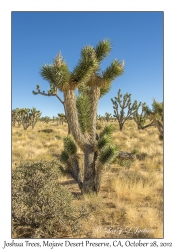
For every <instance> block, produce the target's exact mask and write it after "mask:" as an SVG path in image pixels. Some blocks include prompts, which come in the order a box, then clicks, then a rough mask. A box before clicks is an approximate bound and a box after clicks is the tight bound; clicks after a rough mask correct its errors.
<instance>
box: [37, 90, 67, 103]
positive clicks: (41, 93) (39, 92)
mask: <svg viewBox="0 0 175 250" xmlns="http://www.w3.org/2000/svg"><path fill="white" fill-rule="evenodd" d="M33 94H35V95H37V94H40V95H44V96H56V97H57V98H58V100H59V101H60V102H61V103H62V104H63V105H64V101H63V100H62V99H61V98H60V97H59V96H58V95H57V94H46V93H43V92H41V91H40V90H38V91H37V92H36V91H33Z"/></svg>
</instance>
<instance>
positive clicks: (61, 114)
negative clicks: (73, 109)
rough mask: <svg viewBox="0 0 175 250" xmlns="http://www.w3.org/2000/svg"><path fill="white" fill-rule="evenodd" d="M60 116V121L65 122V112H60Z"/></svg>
mask: <svg viewBox="0 0 175 250" xmlns="http://www.w3.org/2000/svg"><path fill="white" fill-rule="evenodd" d="M58 117H59V120H60V123H61V124H62V125H63V122H65V121H66V116H65V114H63V113H60V114H58Z"/></svg>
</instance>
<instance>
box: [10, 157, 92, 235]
mask: <svg viewBox="0 0 175 250" xmlns="http://www.w3.org/2000/svg"><path fill="white" fill-rule="evenodd" d="M59 175H60V170H59V168H58V162H57V161H52V162H40V161H38V162H33V163H32V162H30V163H26V164H22V165H20V166H19V167H17V168H16V169H15V170H14V171H13V173H12V224H13V232H12V233H13V235H14V236H15V238H55V237H56V238H59V237H60V238H61V237H66V236H68V235H69V237H73V236H75V235H81V233H83V230H82V228H81V226H80V220H81V219H82V218H83V220H84V219H87V218H88V215H89V214H90V212H89V210H88V209H87V207H86V206H84V207H79V208H76V207H75V206H73V205H72V201H73V196H72V194H71V193H69V192H68V191H67V189H65V188H64V187H63V186H61V185H60V184H59V183H58V177H59Z"/></svg>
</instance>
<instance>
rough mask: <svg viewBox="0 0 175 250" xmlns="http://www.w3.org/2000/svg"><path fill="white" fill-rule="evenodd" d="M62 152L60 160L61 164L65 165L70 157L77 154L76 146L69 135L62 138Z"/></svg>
mask: <svg viewBox="0 0 175 250" xmlns="http://www.w3.org/2000/svg"><path fill="white" fill-rule="evenodd" d="M63 142H64V150H63V151H62V152H61V155H60V160H61V162H63V163H67V161H68V159H69V157H70V156H72V155H75V154H76V153H77V146H76V144H75V142H74V140H73V139H72V137H71V136H70V135H68V136H66V137H64V138H63Z"/></svg>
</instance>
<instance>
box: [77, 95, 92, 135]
mask: <svg viewBox="0 0 175 250" xmlns="http://www.w3.org/2000/svg"><path fill="white" fill-rule="evenodd" d="M76 106H77V113H78V120H79V124H80V128H81V131H82V132H83V133H85V132H88V131H89V129H90V126H91V103H90V98H89V96H88V95H87V94H86V93H85V92H84V93H82V94H80V95H79V96H78V97H77V100H76Z"/></svg>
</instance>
